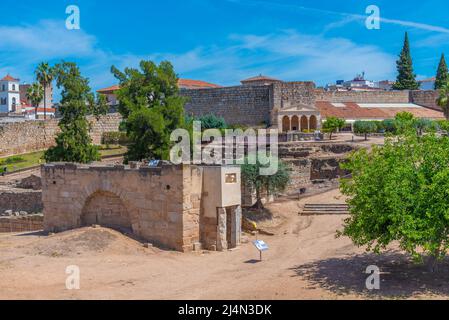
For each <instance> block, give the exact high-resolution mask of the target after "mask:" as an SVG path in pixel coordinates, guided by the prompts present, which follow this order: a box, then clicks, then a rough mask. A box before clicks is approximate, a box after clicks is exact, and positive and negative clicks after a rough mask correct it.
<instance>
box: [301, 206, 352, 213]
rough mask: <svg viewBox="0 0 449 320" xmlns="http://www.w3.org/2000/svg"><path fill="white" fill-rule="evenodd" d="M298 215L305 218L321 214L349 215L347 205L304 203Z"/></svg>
mask: <svg viewBox="0 0 449 320" xmlns="http://www.w3.org/2000/svg"><path fill="white" fill-rule="evenodd" d="M300 214H301V215H305V216H310V215H321V214H349V208H348V205H347V204H338V203H332V204H325V203H319V204H315V203H306V204H305V205H304V207H303V208H302V210H301V212H300Z"/></svg>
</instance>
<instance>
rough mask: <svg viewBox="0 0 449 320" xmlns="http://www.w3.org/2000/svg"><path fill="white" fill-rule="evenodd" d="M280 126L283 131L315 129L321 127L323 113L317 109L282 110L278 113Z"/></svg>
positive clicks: (308, 130)
mask: <svg viewBox="0 0 449 320" xmlns="http://www.w3.org/2000/svg"><path fill="white" fill-rule="evenodd" d="M301 111H303V112H301ZM278 128H279V129H280V130H282V132H292V131H293V132H304V131H307V132H310V131H315V130H318V129H320V128H321V115H320V113H319V112H317V111H315V110H313V111H312V110H307V111H305V110H282V111H279V113H278Z"/></svg>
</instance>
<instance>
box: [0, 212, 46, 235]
mask: <svg viewBox="0 0 449 320" xmlns="http://www.w3.org/2000/svg"><path fill="white" fill-rule="evenodd" d="M43 229H44V224H43V216H42V215H32V216H26V217H10V218H0V233H8V232H27V231H40V230H43Z"/></svg>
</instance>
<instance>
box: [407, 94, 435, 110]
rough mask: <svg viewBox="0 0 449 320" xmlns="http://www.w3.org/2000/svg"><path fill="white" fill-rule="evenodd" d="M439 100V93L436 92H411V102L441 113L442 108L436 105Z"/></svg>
mask: <svg viewBox="0 0 449 320" xmlns="http://www.w3.org/2000/svg"><path fill="white" fill-rule="evenodd" d="M437 98H438V91H434V90H427V91H411V92H410V100H411V102H413V103H415V104H417V105H420V106H423V107H427V108H431V109H435V110H439V111H441V107H439V106H438V105H437V103H436V100H437Z"/></svg>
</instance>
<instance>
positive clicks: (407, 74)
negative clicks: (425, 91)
mask: <svg viewBox="0 0 449 320" xmlns="http://www.w3.org/2000/svg"><path fill="white" fill-rule="evenodd" d="M396 65H397V69H398V77H397V80H396V83H395V84H394V85H393V89H394V90H418V89H419V84H418V82H417V81H416V75H415V74H414V72H413V61H412V56H411V54H410V43H409V40H408V33H407V32H406V33H405V39H404V46H403V48H402V51H401V54H400V55H399V60H398V61H397V62H396Z"/></svg>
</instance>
